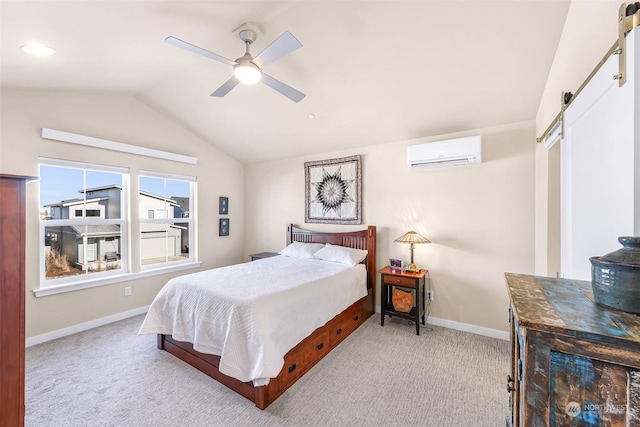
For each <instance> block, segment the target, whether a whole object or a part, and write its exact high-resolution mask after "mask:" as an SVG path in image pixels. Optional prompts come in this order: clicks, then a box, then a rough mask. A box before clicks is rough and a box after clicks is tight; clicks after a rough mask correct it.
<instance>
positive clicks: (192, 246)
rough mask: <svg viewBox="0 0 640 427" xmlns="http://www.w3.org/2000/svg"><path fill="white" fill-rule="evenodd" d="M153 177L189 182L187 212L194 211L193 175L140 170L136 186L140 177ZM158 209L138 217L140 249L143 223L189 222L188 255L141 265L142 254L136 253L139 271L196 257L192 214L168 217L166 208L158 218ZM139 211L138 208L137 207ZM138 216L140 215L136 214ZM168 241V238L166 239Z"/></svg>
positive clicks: (194, 222)
mask: <svg viewBox="0 0 640 427" xmlns="http://www.w3.org/2000/svg"><path fill="white" fill-rule="evenodd" d="M142 177H146V178H155V179H164V180H171V181H185V182H187V183H188V184H189V209H188V210H187V212H191V211H194V212H195V211H196V203H197V200H196V194H198V192H197V180H196V178H195V177H192V176H186V175H176V174H168V173H162V172H155V171H148V170H141V171H139V173H138V188H139V186H140V178H142ZM163 197H168V195H166V194H165V195H163ZM159 211H160V210H159V209H154V218H148V216H149V215H148V214H147V215H146V216H145V217H140V218H138V221H139V222H140V233H139V234H138V244H139V245H140V249H141V250H142V228H143V225H144V224H176V223H188V224H189V257H188V258H186V259H184V260H177V261H166V262H164V263H159V264H149V265H142V254H138V259H139V265H140V270H141V271H155V270H161V269H166V268H167V267H168V266H174V265H182V264H190V263H193V262H195V260H196V259H197V258H196V248H197V247H198V245H197V243H196V235H197V233H196V224H197V221H196V218H194V216H193V215H189V216H187V217H184V218H168V216H169V215H168V210H167V209H164V212H165V214H166V215H165V218H158V217H157V215H156V214H157V213H158V212H159ZM138 212H139V209H138ZM138 216H140V215H139V214H138ZM167 241H168V240H167Z"/></svg>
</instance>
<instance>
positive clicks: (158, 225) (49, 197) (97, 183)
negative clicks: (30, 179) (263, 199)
mask: <svg viewBox="0 0 640 427" xmlns="http://www.w3.org/2000/svg"><path fill="white" fill-rule="evenodd" d="M130 179H131V177H130V174H129V170H128V169H126V168H121V167H113V166H104V165H96V164H88V163H79V162H72V161H66V160H57V159H50V158H40V181H39V184H40V242H41V243H40V265H41V267H40V271H41V273H40V288H39V289H36V290H34V293H35V295H36V296H44V295H52V294H57V293H60V292H67V291H72V290H77V289H84V288H88V287H93V286H101V285H105V284H110V283H116V282H121V281H125V280H132V279H135V278H140V277H147V276H150V275H156V274H163V273H167V272H172V271H180V270H185V269H189V268H194V267H198V266H200V263H199V262H197V261H196V260H195V251H194V248H195V224H196V223H195V218H193V215H191V216H190V215H188V213H187V212H195V210H194V206H195V195H196V179H195V178H193V177H184V176H178V175H169V174H161V173H156V172H140V176H136V177H135V179H139V184H140V186H139V194H138V195H135V196H134V195H131V194H129V182H130ZM129 203H131V209H130V207H129V205H128V204H129ZM134 212H139V213H138V214H137V215H136V214H135V213H134ZM129 221H139V225H140V229H141V232H140V234H139V235H138V236H134V237H132V236H130V235H129V230H130V229H131V227H130V223H129ZM138 238H139V239H138ZM132 239H137V240H133V241H132ZM132 243H135V245H133V246H134V247H136V249H138V248H139V249H140V250H139V251H138V250H136V251H135V252H132V251H131V246H132Z"/></svg>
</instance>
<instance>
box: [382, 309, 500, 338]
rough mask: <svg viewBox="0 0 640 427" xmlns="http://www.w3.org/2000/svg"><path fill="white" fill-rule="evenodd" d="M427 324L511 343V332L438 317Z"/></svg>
mask: <svg viewBox="0 0 640 427" xmlns="http://www.w3.org/2000/svg"><path fill="white" fill-rule="evenodd" d="M376 313H380V307H379V306H376ZM427 323H428V324H430V325H435V326H442V327H443V328H449V329H455V330H458V331H463V332H470V333H472V334H476V335H483V336H485V337H491V338H497V339H499V340H505V341H509V332H506V331H499V330H497V329H490V328H485V327H482V326H476V325H470V324H468V323H461V322H456V321H453V320H447V319H440V318H438V317H429V318H427Z"/></svg>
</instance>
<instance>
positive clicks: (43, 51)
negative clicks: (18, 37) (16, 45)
mask: <svg viewBox="0 0 640 427" xmlns="http://www.w3.org/2000/svg"><path fill="white" fill-rule="evenodd" d="M20 49H22V50H23V51H24V52H27V53H29V54H31V55H35V56H48V55H51V54H53V53H54V52H55V50H54V49H53V48H52V47H49V46H44V45H41V44H36V43H32V44H27V45H24V46H20Z"/></svg>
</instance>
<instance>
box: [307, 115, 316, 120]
mask: <svg viewBox="0 0 640 427" xmlns="http://www.w3.org/2000/svg"><path fill="white" fill-rule="evenodd" d="M307 118H308V119H309V120H313V119H315V118H316V115H315V114H307Z"/></svg>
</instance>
